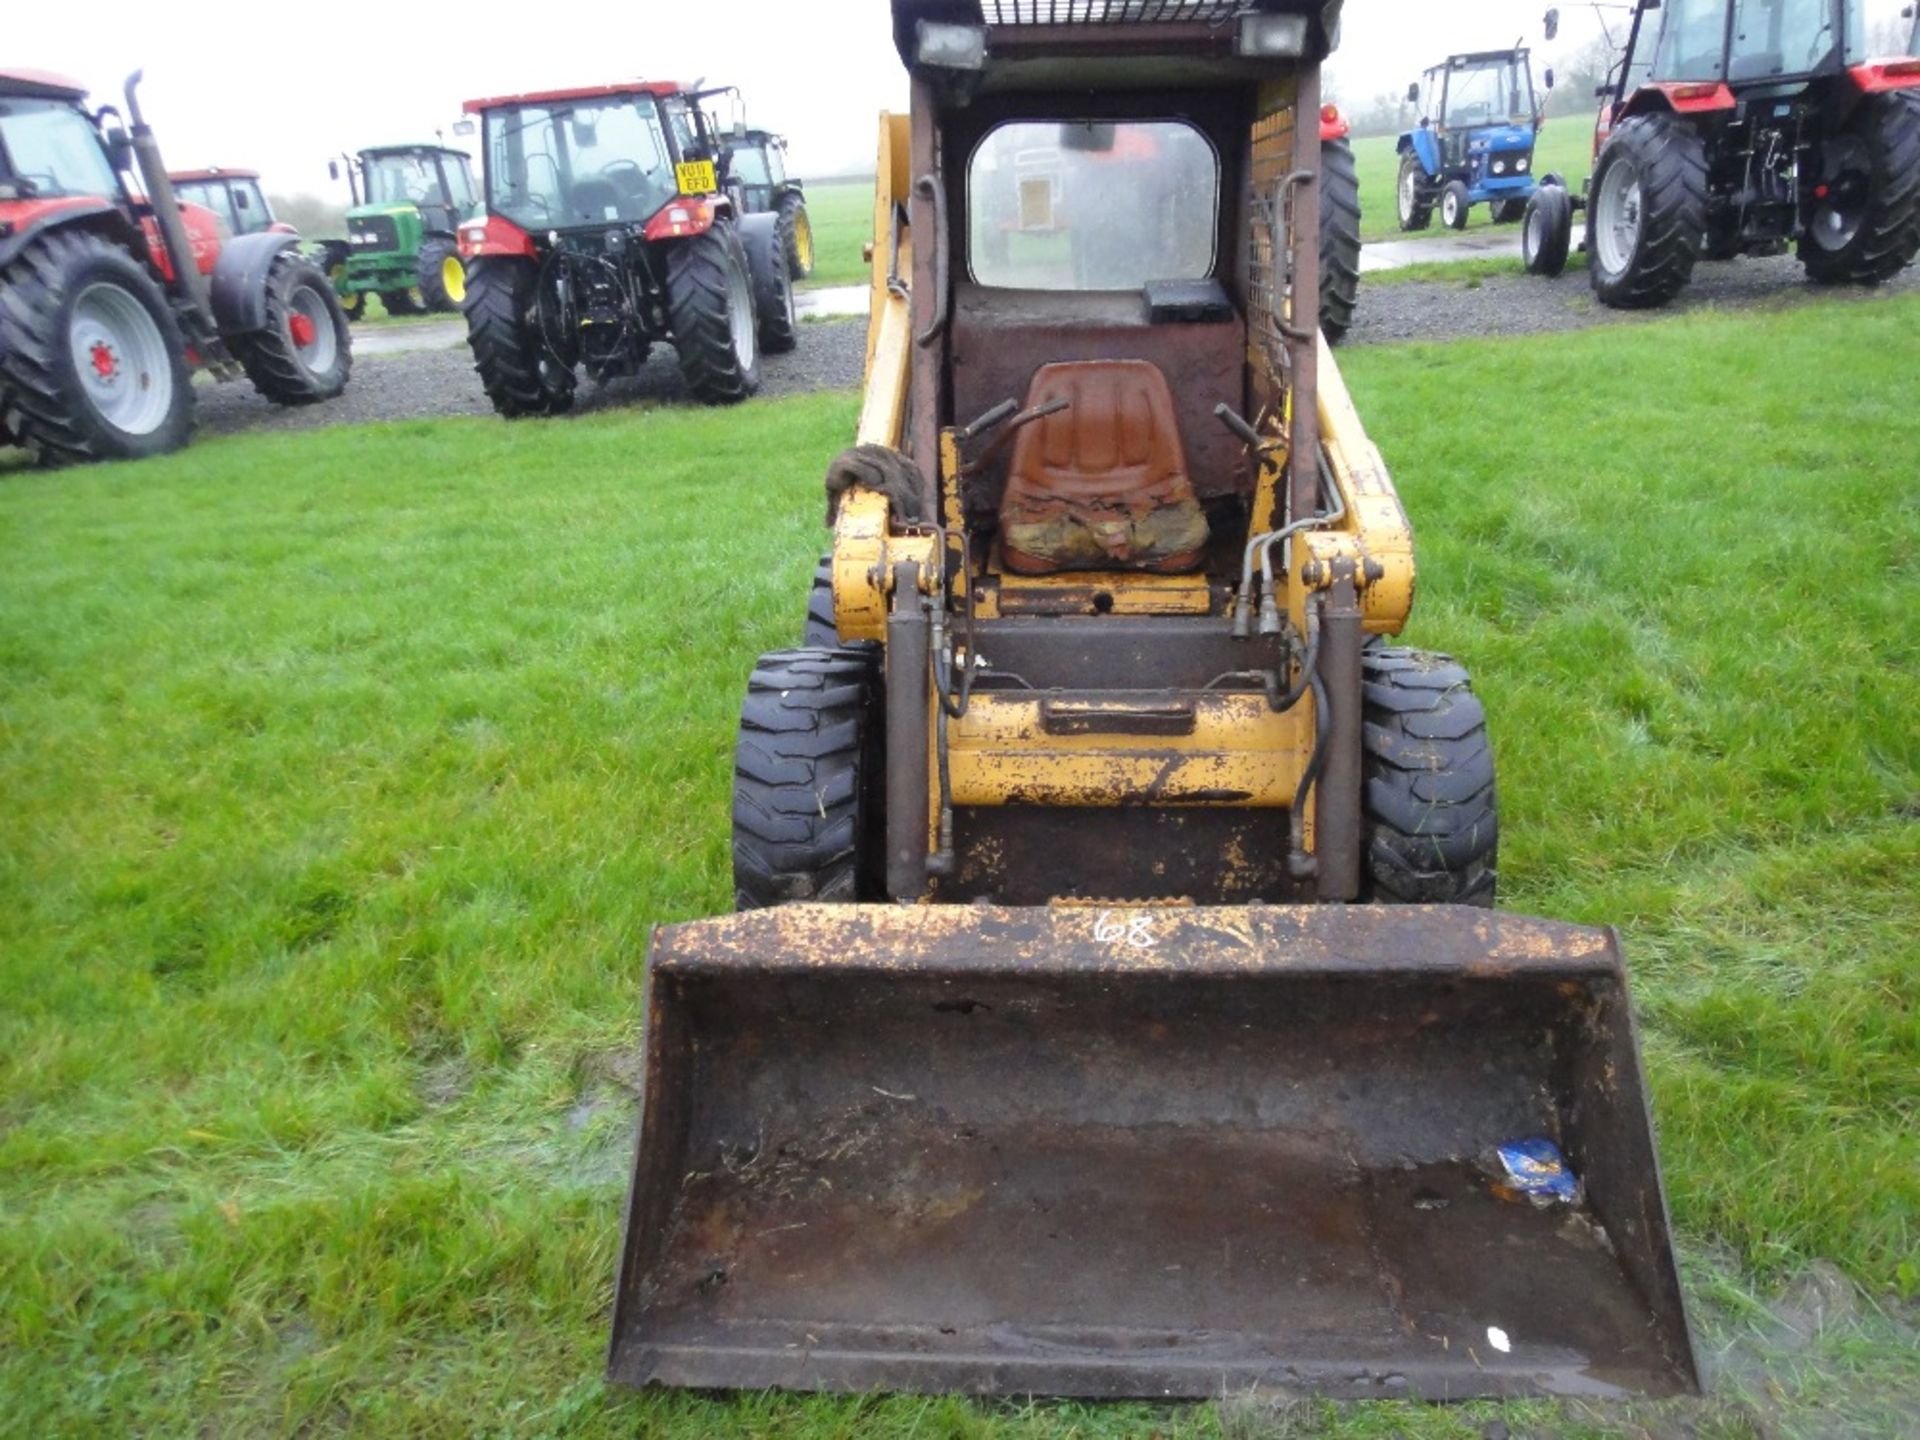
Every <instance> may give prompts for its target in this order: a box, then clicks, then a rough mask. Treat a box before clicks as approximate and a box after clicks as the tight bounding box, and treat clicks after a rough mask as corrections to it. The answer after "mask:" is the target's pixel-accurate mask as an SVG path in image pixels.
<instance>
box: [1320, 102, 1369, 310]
mask: <svg viewBox="0 0 1920 1440" xmlns="http://www.w3.org/2000/svg"><path fill="white" fill-rule="evenodd" d="M1359 300H1360V171H1359V169H1358V168H1357V167H1356V166H1355V165H1354V161H1353V146H1352V144H1350V143H1349V142H1348V141H1345V140H1323V141H1321V142H1320V328H1321V329H1322V330H1323V331H1325V332H1326V336H1327V340H1328V341H1329V342H1330V343H1338V342H1339V340H1340V339H1341V338H1342V337H1343V336H1344V335H1345V334H1346V333H1347V331H1349V330H1350V329H1352V328H1353V311H1354V307H1355V306H1356V305H1357V304H1358V303H1359Z"/></svg>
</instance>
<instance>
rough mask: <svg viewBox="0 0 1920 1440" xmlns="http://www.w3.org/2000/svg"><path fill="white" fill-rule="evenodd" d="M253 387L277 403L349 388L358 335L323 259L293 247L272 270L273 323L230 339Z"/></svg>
mask: <svg viewBox="0 0 1920 1440" xmlns="http://www.w3.org/2000/svg"><path fill="white" fill-rule="evenodd" d="M227 343H228V345H229V346H230V347H232V350H233V354H234V358H235V359H237V360H238V361H239V362H240V364H241V365H242V367H244V368H245V370H246V372H247V378H248V379H249V380H251V381H252V382H253V388H254V389H255V390H258V391H259V392H260V393H261V394H262V395H264V396H266V398H267V399H269V400H271V401H273V403H274V404H276V405H312V404H315V403H316V402H318V401H321V400H331V399H333V398H334V397H335V396H336V395H338V394H339V393H340V392H341V391H342V390H345V389H346V388H347V377H348V375H350V374H351V373H352V371H353V339H352V336H351V334H350V332H349V331H348V329H347V315H346V312H345V311H344V310H342V309H341V308H340V297H339V296H338V295H336V294H334V293H333V284H332V282H331V281H329V280H328V279H327V277H326V275H325V274H324V273H323V272H322V271H321V269H320V267H319V266H318V265H315V264H314V263H313V262H312V261H311V260H306V259H303V258H302V257H300V256H299V255H297V254H295V253H294V252H293V251H291V250H283V251H281V252H280V254H278V255H276V256H275V257H274V260H273V264H272V266H271V267H270V268H269V269H268V270H267V323H266V325H265V326H263V327H262V328H261V329H259V330H255V331H253V332H252V333H251V334H247V335H232V336H229V337H228V339H227Z"/></svg>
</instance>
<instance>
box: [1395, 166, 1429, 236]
mask: <svg viewBox="0 0 1920 1440" xmlns="http://www.w3.org/2000/svg"><path fill="white" fill-rule="evenodd" d="M1433 195H1434V191H1433V183H1432V182H1431V181H1430V180H1428V179H1427V167H1426V166H1424V165H1422V164H1421V163H1420V157H1419V156H1418V155H1416V154H1414V153H1413V152H1412V151H1411V150H1409V151H1408V152H1407V153H1406V154H1404V155H1402V156H1401V157H1400V185H1399V202H1400V204H1399V212H1400V228H1401V229H1402V230H1424V229H1426V228H1427V227H1428V226H1429V225H1431V224H1432V223H1433Z"/></svg>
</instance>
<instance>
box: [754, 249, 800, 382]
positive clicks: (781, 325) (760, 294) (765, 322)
mask: <svg viewBox="0 0 1920 1440" xmlns="http://www.w3.org/2000/svg"><path fill="white" fill-rule="evenodd" d="M740 243H741V245H742V246H744V247H745V249H746V252H747V270H748V273H749V274H751V275H752V276H753V312H754V314H755V316H756V317H757V318H758V322H759V335H760V348H761V349H762V350H764V351H766V352H767V354H769V355H785V354H787V353H789V352H790V351H792V350H794V349H796V348H797V347H798V346H799V344H800V312H799V310H798V309H796V308H795V306H794V300H793V271H792V268H791V266H790V265H789V263H788V261H787V242H786V241H785V239H783V238H782V237H781V234H780V222H779V220H778V219H777V218H775V217H773V216H767V215H749V216H747V218H746V220H745V221H744V222H743V223H742V224H741V226H740Z"/></svg>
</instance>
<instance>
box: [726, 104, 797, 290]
mask: <svg viewBox="0 0 1920 1440" xmlns="http://www.w3.org/2000/svg"><path fill="white" fill-rule="evenodd" d="M722 165H723V168H724V171H725V184H726V186H727V189H728V192H729V193H730V194H732V196H733V197H734V204H735V205H736V206H738V207H739V210H740V213H741V214H743V215H777V216H778V217H779V228H780V234H781V238H782V240H783V241H784V242H785V244H786V247H787V263H788V265H789V266H790V267H791V269H792V271H793V278H794V279H795V280H804V279H806V278H807V277H808V276H809V275H811V274H813V221H812V219H811V217H809V215H808V214H807V195H806V189H805V187H804V186H803V185H802V183H801V182H800V181H799V180H796V179H795V178H794V177H793V176H792V175H790V174H788V173H787V141H786V137H785V136H784V135H776V134H774V133H773V132H772V131H770V130H752V129H747V128H746V127H745V126H741V127H740V128H737V129H736V130H735V131H734V132H733V133H732V135H731V136H730V137H728V138H727V140H726V141H725V146H724V151H723V159H722Z"/></svg>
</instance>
